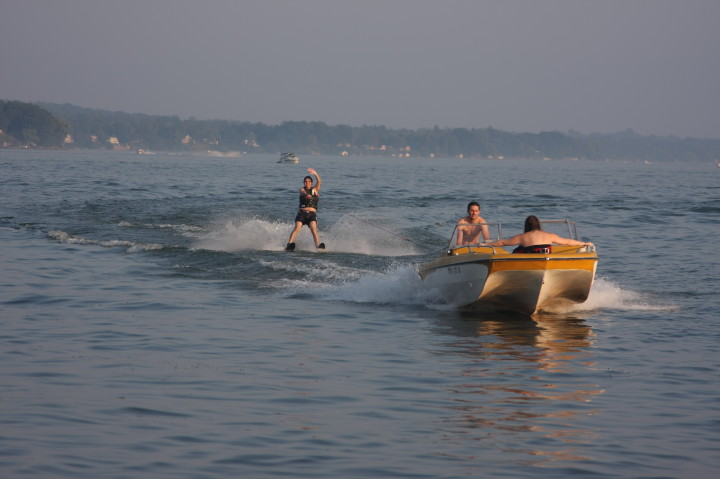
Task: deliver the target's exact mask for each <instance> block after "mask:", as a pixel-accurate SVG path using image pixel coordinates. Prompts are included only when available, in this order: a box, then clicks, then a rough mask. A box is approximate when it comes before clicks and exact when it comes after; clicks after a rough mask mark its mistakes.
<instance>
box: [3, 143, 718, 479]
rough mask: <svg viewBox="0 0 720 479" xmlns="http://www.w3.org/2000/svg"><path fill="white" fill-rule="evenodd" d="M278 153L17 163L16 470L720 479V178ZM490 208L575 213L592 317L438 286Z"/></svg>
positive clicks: (574, 166)
mask: <svg viewBox="0 0 720 479" xmlns="http://www.w3.org/2000/svg"><path fill="white" fill-rule="evenodd" d="M276 160H277V158H275V157H274V156H268V155H247V156H244V157H242V158H207V157H196V156H190V155H186V156H183V155H148V156H137V155H131V154H128V153H110V152H37V151H17V150H0V194H2V198H3V202H2V204H1V205H0V244H2V246H1V247H0V267H1V268H2V270H1V271H2V276H1V279H0V325H1V328H2V329H0V361H1V362H0V364H2V367H1V368H0V406H1V408H2V409H1V411H2V413H0V476H1V477H4V478H5V477H7V478H15V477H38V478H47V477H72V478H97V477H104V478H128V477H132V478H158V477H173V478H178V477H181V478H219V477H253V478H264V477H268V478H275V477H308V478H338V477H346V478H368V477H369V478H392V477H403V478H408V477H412V478H438V477H443V478H455V477H511V478H523V477H528V478H530V477H533V478H534V477H577V476H580V477H582V476H587V477H638V478H639V477H643V478H663V477H677V478H705V477H708V478H709V477H715V474H716V472H717V470H718V468H720V387H719V386H718V384H719V380H720V326H719V321H718V319H719V318H718V311H720V301H719V300H718V295H717V290H718V283H719V281H718V276H719V274H718V273H719V272H720V270H719V268H718V260H717V253H716V252H715V246H714V244H713V241H711V240H712V239H713V238H714V237H715V236H716V235H717V232H718V227H719V225H720V169H718V168H717V167H715V165H714V164H700V163H697V164H682V163H673V164H664V163H652V164H641V163H613V162H602V163H601V162H596V163H595V162H562V161H542V162H532V161H520V160H512V161H511V160H506V161H490V160H487V161H479V160H459V159H449V160H430V159H384V158H335V157H323V156H318V157H303V158H301V163H300V165H285V164H277V163H276ZM307 167H313V168H315V169H317V170H318V172H319V173H320V175H321V176H322V178H323V190H322V192H321V193H322V195H321V202H320V212H319V218H320V234H321V237H322V240H323V241H324V242H326V243H327V245H328V250H327V251H326V252H323V253H318V252H315V251H314V248H312V239H311V237H310V234H309V232H308V231H307V229H305V230H304V231H303V232H302V233H301V235H300V237H299V238H298V241H297V243H298V251H297V252H295V253H285V252H284V251H282V249H283V247H284V244H285V242H286V241H287V237H288V235H289V233H290V230H291V228H292V224H291V223H292V219H293V218H294V212H295V208H296V202H297V189H298V188H299V187H300V186H301V185H302V178H303V176H304V175H305V174H306V168H307ZM475 199H476V200H479V201H480V202H481V204H482V205H483V211H482V214H483V216H484V217H485V218H486V219H487V220H490V221H501V222H503V228H504V232H505V234H506V235H511V234H515V233H517V232H519V231H520V230H521V228H522V222H523V220H524V218H525V216H527V215H528V214H536V215H538V216H539V217H541V218H546V219H561V218H571V219H573V220H575V221H577V222H578V225H579V229H580V233H581V236H583V237H584V238H587V239H588V240H591V241H593V242H594V243H595V244H596V245H597V247H598V253H599V255H600V258H601V260H600V263H599V267H598V275H597V280H596V283H595V285H594V286H593V289H592V292H591V296H590V298H589V300H588V302H587V303H585V304H584V305H581V306H579V307H577V308H575V309H573V310H571V311H566V312H564V313H559V314H553V315H545V316H540V317H537V318H534V319H532V320H531V319H528V318H521V317H512V316H507V315H479V314H478V313H474V314H473V313H467V312H462V311H457V310H454V309H453V308H450V307H448V306H447V305H445V304H443V303H442V299H441V298H436V297H432V294H430V292H428V291H425V290H424V288H423V284H422V283H421V282H420V280H419V279H418V276H417V269H418V266H419V265H420V264H422V263H423V262H425V261H428V260H429V259H431V258H433V257H434V256H436V255H437V254H438V253H439V252H440V251H442V249H443V248H444V246H445V242H446V240H447V237H448V235H449V234H450V232H451V230H452V225H453V223H454V222H455V221H456V220H457V219H458V218H459V217H460V216H462V215H463V214H464V212H465V211H464V210H465V206H466V204H467V202H468V201H470V200H475ZM709 240H710V241H709Z"/></svg>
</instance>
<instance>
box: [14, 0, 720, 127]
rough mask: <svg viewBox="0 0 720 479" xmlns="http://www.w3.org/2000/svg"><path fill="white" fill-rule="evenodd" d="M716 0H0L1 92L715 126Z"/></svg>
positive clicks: (501, 119) (28, 96)
mask: <svg viewBox="0 0 720 479" xmlns="http://www.w3.org/2000/svg"><path fill="white" fill-rule="evenodd" d="M719 21H720V1H718V0H672V1H671V0H643V1H639V0H587V1H586V0H495V1H485V0H435V1H429V0H202V1H200V0H193V1H191V0H0V99H4V100H22V101H31V102H36V101H46V102H52V103H72V104H75V105H79V106H84V107H90V108H100V109H109V110H120V111H126V112H133V113H148V114H170V115H178V116H180V117H182V118H187V117H190V116H195V117H196V118H198V119H213V118H216V119H231V120H241V121H251V122H262V123H269V124H276V123H281V122H283V121H285V120H308V121H323V122H326V123H328V124H331V125H335V124H348V125H352V126H360V125H364V124H366V125H386V126H388V127H392V128H422V127H433V126H434V125H438V126H440V127H468V128H486V127H488V126H492V127H494V128H499V129H502V130H508V131H515V132H539V131H554V130H560V131H566V130H570V129H572V130H577V131H580V132H583V133H590V132H603V133H607V132H616V131H620V130H624V129H627V128H632V129H634V130H635V131H636V132H638V133H640V134H657V135H677V136H681V137H684V136H692V137H708V138H720V27H718V23H719Z"/></svg>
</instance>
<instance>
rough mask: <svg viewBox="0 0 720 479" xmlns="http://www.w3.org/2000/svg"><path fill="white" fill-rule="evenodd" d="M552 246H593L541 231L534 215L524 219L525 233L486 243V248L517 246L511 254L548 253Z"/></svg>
mask: <svg viewBox="0 0 720 479" xmlns="http://www.w3.org/2000/svg"><path fill="white" fill-rule="evenodd" d="M553 244H559V245H565V246H593V244H592V243H586V242H584V241H577V240H574V239H570V238H563V237H562V236H558V235H556V234H555V233H548V232H546V231H543V230H542V227H541V226H540V220H539V219H538V218H537V216H535V215H530V216H528V217H527V218H525V232H524V233H520V234H518V235H515V236H513V237H512V238H507V239H501V240H498V241H493V242H492V243H487V246H514V245H519V246H518V247H517V248H515V250H514V251H513V253H549V252H550V249H551V247H552V245H553Z"/></svg>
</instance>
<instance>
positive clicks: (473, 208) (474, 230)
mask: <svg viewBox="0 0 720 479" xmlns="http://www.w3.org/2000/svg"><path fill="white" fill-rule="evenodd" d="M467 213H468V214H467V216H465V217H464V218H460V220H459V221H458V222H457V224H458V227H457V244H458V245H468V244H477V243H479V242H480V233H482V237H483V239H484V240H485V241H487V240H489V239H490V231H488V227H487V224H486V223H485V219H484V218H483V217H482V216H480V203H478V202H477V201H471V202H470V203H468V206H467ZM460 225H462V226H460Z"/></svg>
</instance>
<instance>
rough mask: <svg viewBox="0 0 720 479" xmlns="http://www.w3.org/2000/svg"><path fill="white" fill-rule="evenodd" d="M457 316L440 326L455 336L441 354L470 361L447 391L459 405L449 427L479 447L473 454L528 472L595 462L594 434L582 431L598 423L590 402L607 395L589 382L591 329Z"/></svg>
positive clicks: (559, 322) (554, 320)
mask: <svg viewBox="0 0 720 479" xmlns="http://www.w3.org/2000/svg"><path fill="white" fill-rule="evenodd" d="M460 315H461V318H460V320H458V317H457V316H455V317H454V318H448V319H447V320H442V323H441V324H440V325H439V326H441V329H442V330H443V332H445V333H449V334H450V335H451V336H455V339H453V340H452V341H451V342H449V343H445V344H444V348H443V350H444V352H445V353H448V354H453V355H461V356H463V357H464V358H466V359H467V360H468V363H467V364H466V365H465V367H464V368H463V370H462V371H458V372H455V375H456V376H460V380H459V381H458V382H457V384H455V385H453V386H452V387H450V392H451V393H452V396H451V401H453V402H454V403H455V404H454V405H453V406H452V410H453V412H454V414H453V415H451V416H450V417H448V418H447V420H446V427H447V428H448V429H449V430H450V431H453V432H456V433H458V434H460V435H461V437H463V438H465V439H469V438H472V439H474V440H475V441H473V447H475V446H478V447H488V448H491V449H494V448H497V449H498V450H499V451H502V452H503V454H507V453H508V451H512V452H513V453H515V454H517V455H518V458H517V460H518V461H520V462H523V463H524V464H530V465H537V466H542V465H547V463H548V462H549V461H583V460H588V459H590V458H589V457H588V455H587V451H588V450H590V448H591V446H592V440H593V437H594V433H593V432H592V431H591V430H588V428H586V427H584V426H583V424H584V423H588V422H589V421H585V418H587V417H588V416H595V415H597V413H598V411H597V408H596V406H594V405H593V404H592V401H593V399H594V398H596V397H597V396H598V395H599V394H602V393H603V390H602V389H600V388H599V386H598V385H596V384H592V382H591V381H590V380H588V376H589V375H591V374H589V373H590V372H591V371H592V370H593V368H594V363H593V351H592V341H593V331H592V329H591V328H590V326H588V325H587V324H585V322H584V321H583V320H582V319H579V318H575V317H561V318H559V317H558V316H557V315H554V316H552V317H543V316H542V315H536V317H534V319H532V320H531V319H528V318H527V317H524V316H519V317H508V316H507V315H503V316H492V315H490V316H489V315H484V316H482V317H479V316H476V317H473V316H472V315H471V314H470V313H467V312H466V313H460ZM456 439H457V438H456ZM528 456H530V457H531V458H528Z"/></svg>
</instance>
